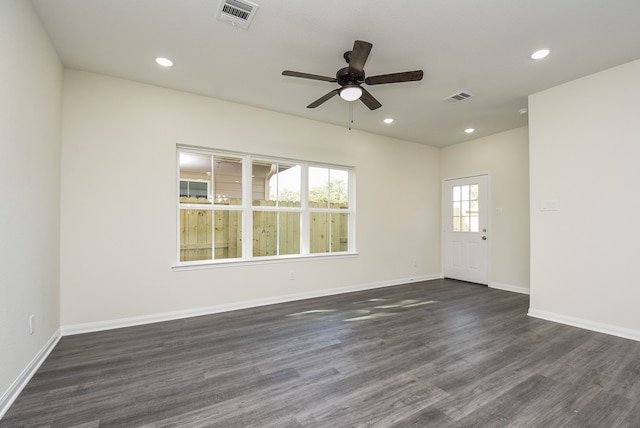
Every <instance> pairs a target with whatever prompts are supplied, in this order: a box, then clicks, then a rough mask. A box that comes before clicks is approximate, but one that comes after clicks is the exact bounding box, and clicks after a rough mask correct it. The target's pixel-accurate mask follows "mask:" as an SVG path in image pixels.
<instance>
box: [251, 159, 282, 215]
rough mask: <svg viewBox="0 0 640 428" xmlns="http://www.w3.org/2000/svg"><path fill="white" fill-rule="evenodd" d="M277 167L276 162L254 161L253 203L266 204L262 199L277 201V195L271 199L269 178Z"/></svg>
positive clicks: (252, 166) (252, 176)
mask: <svg viewBox="0 0 640 428" xmlns="http://www.w3.org/2000/svg"><path fill="white" fill-rule="evenodd" d="M276 168H277V166H276V164H272V163H271V162H263V161H253V164H252V165H251V200H252V201H253V205H266V204H264V203H261V201H269V200H273V201H275V197H274V198H273V199H271V195H270V193H271V192H270V189H269V179H270V178H271V176H273V175H274V174H275V171H276ZM273 206H275V204H273Z"/></svg>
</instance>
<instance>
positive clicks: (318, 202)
mask: <svg viewBox="0 0 640 428" xmlns="http://www.w3.org/2000/svg"><path fill="white" fill-rule="evenodd" d="M309 206H310V207H311V208H326V207H328V206H329V168H321V167H315V166H312V167H309ZM327 248H328V247H327Z"/></svg>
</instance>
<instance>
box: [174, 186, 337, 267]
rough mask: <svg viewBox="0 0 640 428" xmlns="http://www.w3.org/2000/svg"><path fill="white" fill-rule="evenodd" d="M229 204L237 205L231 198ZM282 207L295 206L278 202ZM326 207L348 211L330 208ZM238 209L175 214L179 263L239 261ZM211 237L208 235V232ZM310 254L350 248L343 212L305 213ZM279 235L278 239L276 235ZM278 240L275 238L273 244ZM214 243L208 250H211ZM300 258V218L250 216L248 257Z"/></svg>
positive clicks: (295, 214) (268, 213)
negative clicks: (250, 244) (178, 229)
mask: <svg viewBox="0 0 640 428" xmlns="http://www.w3.org/2000/svg"><path fill="white" fill-rule="evenodd" d="M180 202H183V203H189V204H197V203H209V201H208V200H207V199H204V198H200V199H196V198H184V197H183V198H180ZM228 204H230V205H238V206H239V205H240V204H241V201H240V200H237V199H232V200H229V201H228ZM253 205H254V206H265V207H274V206H275V201H268V200H259V201H254V202H253ZM279 206H281V207H287V206H289V207H292V206H295V205H294V203H288V202H284V203H283V202H280V204H279ZM309 206H310V208H325V207H326V204H323V203H310V204H309ZM331 208H338V209H339V208H347V207H346V205H344V204H331ZM242 213H243V212H242V211H241V210H215V209H214V210H213V211H212V210H203V209H193V208H191V209H181V210H180V261H193V260H211V254H212V250H213V252H214V253H213V254H214V259H216V260H217V259H227V258H239V257H242ZM212 232H213V233H212ZM309 232H310V252H311V253H328V252H341V251H342V252H344V251H347V250H348V249H349V238H348V237H349V214H348V213H346V212H345V213H328V212H311V213H310V224H309ZM278 235H279V236H278ZM278 238H279V239H278ZM212 243H213V245H212ZM285 254H300V213H299V212H290V211H277V212H276V211H261V210H254V211H253V256H254V257H261V256H275V255H285Z"/></svg>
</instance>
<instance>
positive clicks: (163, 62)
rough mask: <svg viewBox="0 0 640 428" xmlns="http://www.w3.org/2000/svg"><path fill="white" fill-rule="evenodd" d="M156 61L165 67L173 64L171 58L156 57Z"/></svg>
mask: <svg viewBox="0 0 640 428" xmlns="http://www.w3.org/2000/svg"><path fill="white" fill-rule="evenodd" d="M156 62H157V63H158V64H159V65H161V66H163V67H172V66H173V61H171V60H170V59H169V58H163V57H158V58H156Z"/></svg>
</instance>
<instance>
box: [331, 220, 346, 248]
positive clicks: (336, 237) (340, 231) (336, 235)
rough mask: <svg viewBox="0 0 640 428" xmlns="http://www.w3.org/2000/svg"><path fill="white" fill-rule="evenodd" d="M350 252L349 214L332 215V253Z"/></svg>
mask: <svg viewBox="0 0 640 428" xmlns="http://www.w3.org/2000/svg"><path fill="white" fill-rule="evenodd" d="M340 251H349V214H346V213H344V214H342V213H340V214H335V213H333V214H331V252H332V253H335V252H340Z"/></svg>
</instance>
